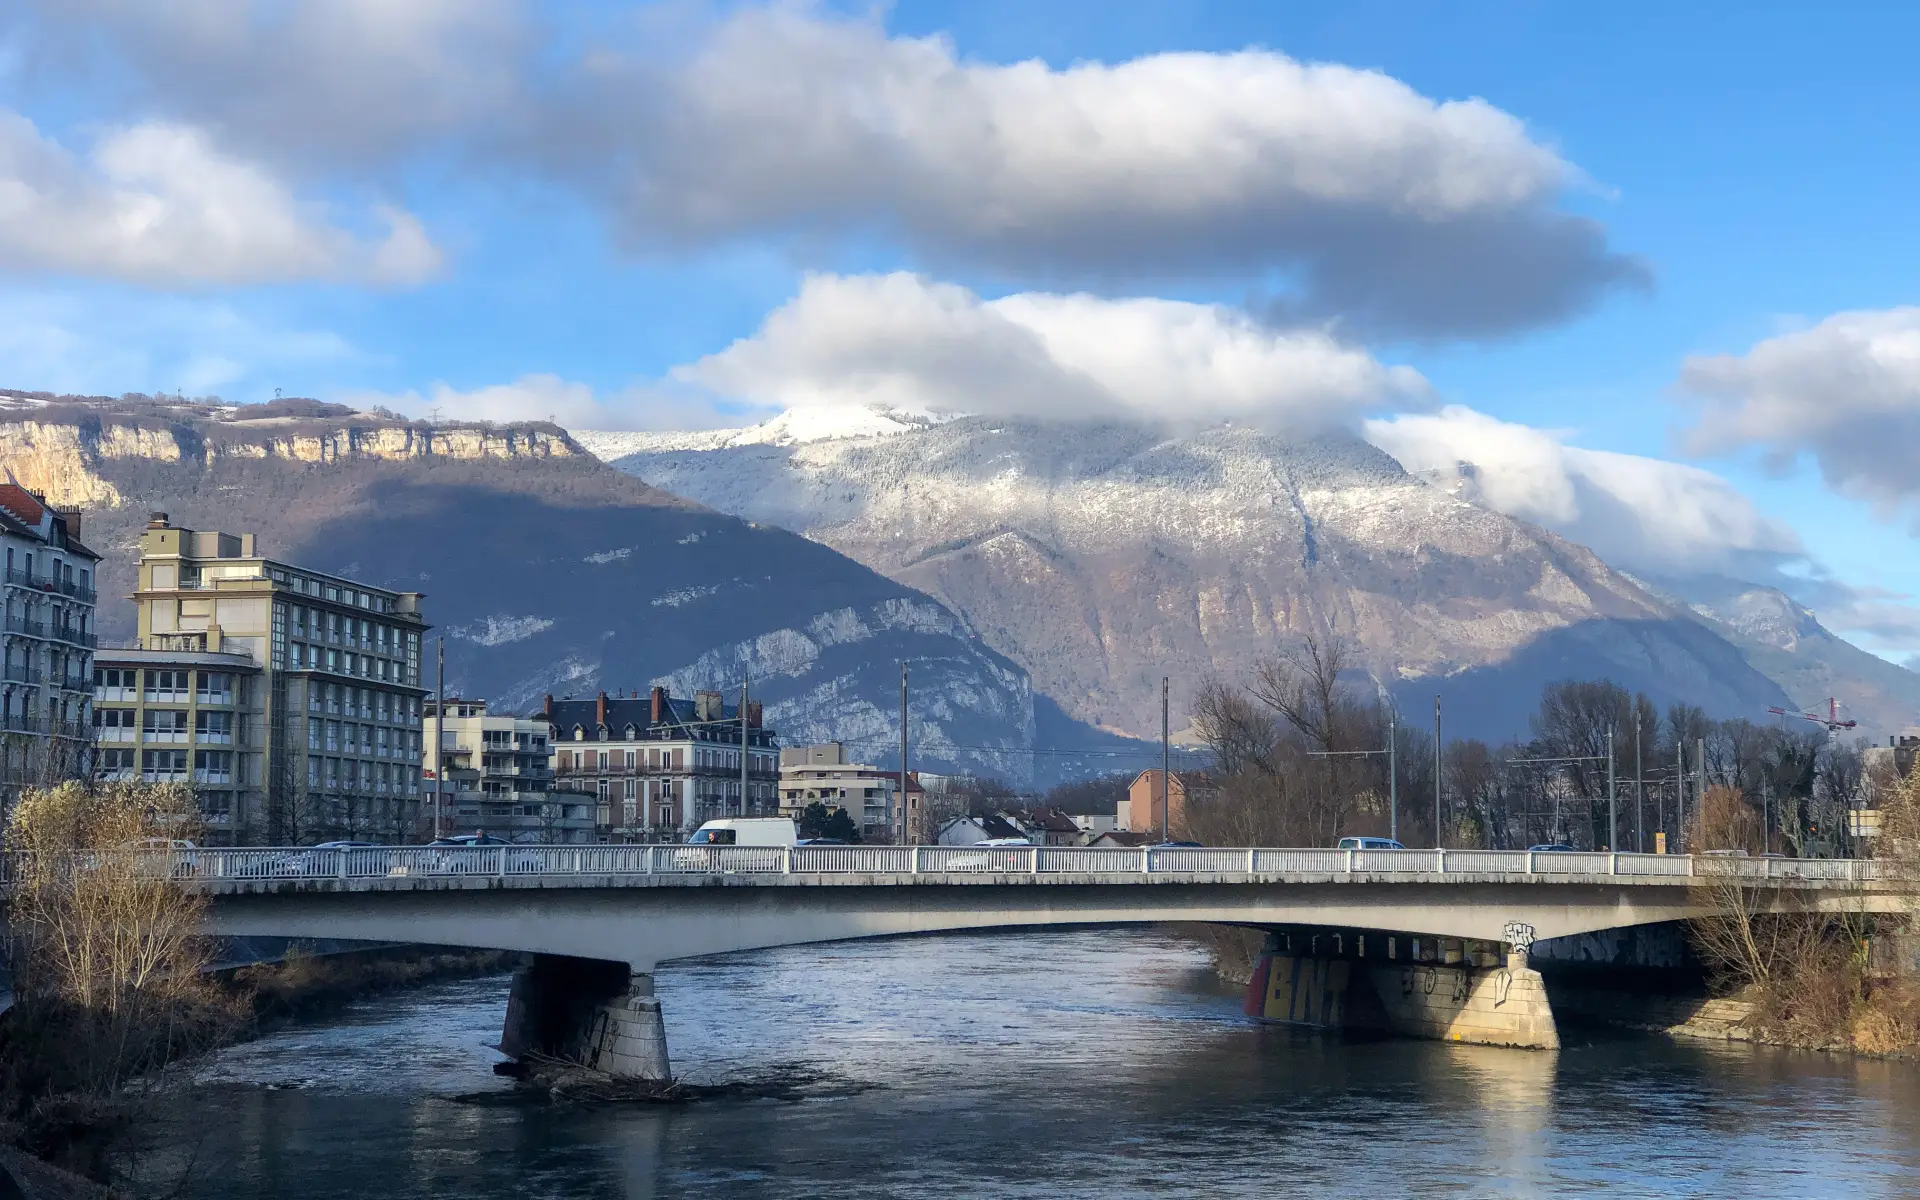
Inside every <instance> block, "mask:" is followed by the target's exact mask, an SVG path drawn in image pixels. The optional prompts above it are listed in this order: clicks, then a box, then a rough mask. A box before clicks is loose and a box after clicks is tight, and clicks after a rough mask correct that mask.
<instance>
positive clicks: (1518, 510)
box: [1366, 405, 1804, 582]
mask: <svg viewBox="0 0 1920 1200" xmlns="http://www.w3.org/2000/svg"><path fill="white" fill-rule="evenodd" d="M1366 436H1367V439H1368V440H1369V441H1371V442H1373V443H1374V444H1375V445H1377V446H1379V447H1380V448H1381V449H1383V450H1385V451H1386V452H1387V453H1389V454H1391V455H1393V456H1394V457H1395V458H1397V459H1399V460H1400V463H1401V465H1403V466H1405V467H1406V468H1407V469H1408V470H1409V471H1415V472H1431V473H1432V474H1433V475H1434V476H1435V477H1436V479H1437V480H1438V481H1440V482H1442V483H1443V484H1446V485H1451V486H1455V487H1457V488H1458V490H1459V491H1460V492H1461V493H1462V494H1464V495H1465V496H1466V497H1467V498H1469V499H1472V500H1474V501H1475V502H1477V503H1480V504H1484V505H1486V506H1487V507H1489V508H1492V509H1495V510H1496V511H1499V512H1504V513H1507V514H1509V515H1510V516H1515V517H1519V518H1521V519H1522V520H1526V521H1531V522H1533V523H1535V524H1537V525H1541V526H1544V527H1546V528H1548V529H1552V530H1554V531H1555V532H1557V533H1560V534H1562V535H1564V536H1566V537H1568V538H1571V539H1573V540H1574V541H1577V542H1581V543H1583V544H1585V545H1587V546H1589V547H1591V548H1592V549H1593V550H1594V551H1595V552H1596V553H1598V554H1599V555H1600V557H1601V558H1603V559H1605V560H1606V561H1607V562H1609V563H1612V564H1614V565H1616V566H1620V567H1625V568H1627V569H1628V570H1640V571H1647V572H1653V573H1658V574H1680V575H1695V574H1704V573H1711V572H1720V573H1726V574H1731V575H1736V576H1746V577H1755V576H1757V577H1760V578H1766V577H1768V576H1772V575H1775V574H1776V573H1777V568H1778V567H1779V566H1780V565H1782V564H1783V563H1785V562H1787V561H1789V560H1798V559H1801V558H1803V556H1804V550H1803V547H1802V546H1801V543H1800V539H1799V537H1798V535H1796V534H1795V533H1794V532H1793V531H1792V530H1791V529H1789V528H1788V527H1786V526H1785V525H1783V524H1781V523H1780V522H1778V521H1775V520H1773V519H1772V518H1770V517H1768V516H1766V515H1765V514H1763V513H1761V512H1760V510H1759V509H1758V508H1756V507H1755V506H1754V504H1753V502H1752V501H1751V500H1748V499H1747V498H1746V497H1745V496H1743V495H1741V494H1740V493H1739V492H1738V491H1736V490H1735V489H1734V487H1733V485H1732V484H1730V483H1728V482H1727V481H1726V480H1724V479H1722V478H1721V477H1719V476H1718V475H1715V474H1713V473H1712V472H1709V471H1704V470H1701V469H1700V468H1698V467H1693V466H1688V465H1686V464H1684V463H1674V462H1666V461H1663V460H1661V459H1657V458H1643V457H1640V456H1637V455H1631V454H1617V453H1613V452H1611V451H1603V450H1587V449H1583V448H1581V447H1578V446H1570V445H1567V443H1566V435H1565V434H1564V433H1560V432H1554V431H1549V430H1542V429H1534V428H1531V427H1529V426H1526V425H1517V424H1514V423H1511V422H1507V421H1501V420H1498V419H1496V418H1494V417H1489V416H1486V415H1485V414H1483V413H1478V412H1475V411H1473V410H1472V409H1470V408H1463V407H1460V406H1457V405H1449V406H1448V407H1446V408H1444V409H1441V410H1440V411H1439V412H1437V413H1431V414H1405V415H1400V416H1396V417H1392V418H1390V419H1385V420H1374V421H1369V422H1367V424H1366ZM1776 582H1777V581H1776Z"/></svg>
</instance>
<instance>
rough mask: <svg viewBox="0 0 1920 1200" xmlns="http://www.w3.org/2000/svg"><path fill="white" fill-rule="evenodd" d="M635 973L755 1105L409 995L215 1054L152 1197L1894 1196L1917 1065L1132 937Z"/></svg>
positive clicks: (498, 1006)
mask: <svg viewBox="0 0 1920 1200" xmlns="http://www.w3.org/2000/svg"><path fill="white" fill-rule="evenodd" d="M657 986H658V991H659V995H660V998H661V1002H662V1004H663V1005H664V1008H665V1011H666V1017H667V1033H668V1039H669V1042H670V1044H671V1048H672V1052H673V1057H674V1063H675V1066H676V1068H677V1070H678V1072H679V1073H680V1074H681V1075H682V1076H683V1077H684V1078H687V1079H690V1080H693V1081H698V1082H703V1083H724V1082H727V1081H739V1080H744V1081H749V1082H751V1083H754V1084H756V1085H758V1084H769V1083H775V1082H783V1086H782V1087H776V1088H773V1090H774V1091H775V1092H776V1093H779V1094H777V1095H772V1096H769V1095H765V1094H761V1093H763V1092H764V1091H766V1090H767V1089H766V1088H751V1087H750V1088H748V1089H746V1090H745V1091H744V1092H743V1093H742V1094H739V1095H728V1096H725V1097H723V1098H717V1099H707V1100H702V1101H699V1102H695V1103H689V1104H682V1105H675V1106H660V1105H644V1104H624V1105H598V1106H593V1105H570V1104H553V1103H546V1102H534V1101H529V1100H526V1099H524V1098H521V1097H518V1096H516V1094H515V1093H514V1091H513V1087H512V1084H511V1082H510V1081H507V1080H504V1079H499V1078H497V1077H495V1076H494V1075H493V1074H492V1073H491V1070H490V1067H491V1064H492V1063H493V1062H495V1061H497V1058H498V1056H497V1055H495V1054H494V1053H493V1052H492V1051H491V1050H489V1049H487V1046H488V1045H489V1044H490V1043H492V1042H494V1041H495V1040H496V1039H497V1038H498V1036H499V1027H500V1019H501V1016H502V1015H503V1013H504V1011H505V1007H506V996H507V980H506V979H505V978H504V977H501V978H490V979H482V980H469V981H462V982H458V983H450V984H442V985H437V986H433V987H429V988H424V989H420V990H416V991H411V992H407V993H404V994H400V995H393V996H386V997H380V998H377V999H373V1000H369V1001H366V1002H363V1003H360V1004H357V1005H355V1006H354V1007H353V1008H351V1009H350V1010H349V1011H347V1012H346V1013H344V1014H337V1015H336V1016H335V1017H333V1018H332V1019H330V1020H329V1021H328V1022H327V1023H326V1024H324V1025H311V1026H302V1027H296V1028H291V1029H287V1030H284V1031H282V1032H279V1033H276V1034H274V1035H272V1036H270V1037H267V1038H264V1039H262V1040H259V1041H256V1042H253V1043H250V1044H247V1045H242V1046H236V1047H233V1048H231V1049H229V1050H227V1051H225V1052H223V1053H222V1054H221V1055H219V1056H218V1057H217V1058H216V1059H215V1060H214V1061H213V1062H212V1063H211V1064H210V1065H209V1066H208V1068H207V1069H206V1070H205V1072H204V1077H203V1079H202V1082H201V1085H200V1086H199V1087H197V1088H195V1089H193V1090H192V1091H191V1092H189V1093H186V1094H183V1095H182V1096H180V1097H179V1098H178V1099H177V1100H176V1101H174V1103H173V1106H172V1108H171V1110H170V1120H171V1125H172V1128H171V1136H172V1138H173V1139H174V1142H175V1144H176V1145H177V1146H180V1147H184V1148H185V1150H186V1151H187V1152H190V1153H191V1156H192V1164H191V1166H192V1169H191V1174H190V1176H189V1179H188V1182H187V1184H186V1185H185V1187H184V1189H183V1192H182V1194H184V1195H188V1196H201V1197H242V1196H244V1197H269V1196H270V1197H309V1196H310V1197H346V1198H352V1200H367V1198H370V1197H380V1196H433V1197H509V1196H511V1197H549V1196H550V1197H618V1198H622V1200H638V1198H641V1197H656V1196H657V1197H682V1196H726V1197H757V1196H777V1197H782V1198H790V1197H807V1196H832V1197H836V1198H843V1197H867V1196H1005V1197H1026V1196H1055V1195H1075V1196H1133V1195H1155V1196H1180V1195H1194V1196H1223V1195H1224V1196H1256V1195H1258V1196H1271V1195H1276V1194H1278V1195H1327V1196H1360V1195H1383V1196H1398V1195H1417V1196H1427V1195H1436V1196H1490V1195H1494V1196H1581V1195H1590V1194H1593V1193H1595V1192H1601V1191H1604V1192H1607V1193H1610V1194H1616V1195H1622V1196H1766V1197H1771V1196H1802V1195H1804V1196H1846V1197H1849V1198H1860V1197H1878V1196H1889V1197H1893V1196H1914V1195H1920V1067H1915V1066H1911V1065H1898V1064H1886V1063H1876V1062H1867V1061H1859V1060H1851V1059H1846V1058H1839V1057H1831V1056H1826V1055H1820V1054H1812V1053H1800V1052H1789V1051H1778V1050H1769V1049H1756V1048H1751V1047H1745V1046H1721V1045H1709V1044H1698V1045H1693V1044H1685V1045H1683V1044H1674V1043H1670V1042H1667V1041H1665V1040H1662V1039H1655V1038H1640V1037H1615V1036H1606V1035H1595V1036H1592V1037H1587V1036H1584V1035H1581V1034H1578V1033H1576V1034H1574V1035H1573V1036H1572V1037H1570V1038H1569V1047H1568V1048H1567V1049H1565V1050H1563V1051H1561V1052H1560V1053H1558V1054H1543V1053H1533V1052H1527V1051H1510V1050H1494V1049H1487V1048H1480V1047H1461V1046H1448V1045H1443V1044H1438V1043H1428V1042H1413V1041H1393V1040H1379V1041H1349V1040H1341V1039H1339V1038H1334V1037H1322V1036H1318V1035H1314V1034H1310V1033H1304V1032H1301V1031H1296V1030H1289V1029H1286V1028H1281V1027H1276V1026H1271V1025H1262V1024H1258V1023H1255V1022H1252V1021H1249V1020H1247V1019H1246V1018H1244V1017H1242V1016H1241V1015H1240V1011H1239V997H1238V995H1237V993H1236V991H1235V990H1233V989H1229V988H1226V987H1223V986H1221V985H1220V984H1219V983H1218V982H1216V981H1215V980H1214V979H1213V977H1212V976H1211V974H1210V972H1209V971H1208V969H1207V960H1206V956H1205V955H1204V954H1203V953H1202V952H1200V951H1198V950H1196V949H1195V948H1194V947H1193V946H1192V945H1191V944H1189V943H1185V942H1182V941H1180V940H1178V939H1176V938H1173V937H1171V936H1167V935H1165V934H1161V933H1156V932H1149V931H1141V930H1090V931H1074V932H1029V933H1013V934H1005V935H992V934H982V935H950V936H945V937H938V938H921V939H901V940H892V941H878V942H864V943H848V944H843V945H832V946H814V947H798V948H790V949H782V950H777V951H766V952H760V953H753V954H741V955H734V956H730V957H727V958H724V959H715V960H711V961H706V962H696V963H687V964H681V965H676V966H670V967H667V968H663V969H662V970H661V972H660V974H659V976H658V979H657ZM796 1081H797V1082H796ZM156 1161H161V1162H165V1161H169V1160H164V1159H162V1160H156ZM178 1166H179V1164H178V1162H177V1161H172V1162H171V1166H170V1167H169V1168H168V1169H170V1170H171V1169H177V1167H178Z"/></svg>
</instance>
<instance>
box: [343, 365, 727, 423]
mask: <svg viewBox="0 0 1920 1200" xmlns="http://www.w3.org/2000/svg"><path fill="white" fill-rule="evenodd" d="M338 399H339V400H340V401H342V402H343V403H347V404H352V405H355V406H357V407H360V408H372V407H373V406H375V405H381V406H384V407H386V408H391V409H393V410H395V411H396V412H401V413H405V414H407V415H408V416H414V417H426V416H432V415H436V414H437V415H438V416H439V417H440V418H442V419H445V420H463V421H499V422H502V423H506V422H512V421H553V422H555V423H556V424H558V425H560V426H562V427H563V428H567V429H615V430H623V429H661V428H668V429H717V428H721V427H724V426H727V425H734V424H738V423H739V422H740V419H741V417H742V416H743V415H750V416H753V417H755V418H756V419H757V418H758V417H759V416H761V415H765V414H763V413H759V412H757V411H756V410H746V409H742V408H740V407H739V406H729V405H721V404H716V403H715V401H714V400H713V398H712V397H710V396H706V395H702V394H699V393H690V392H687V391H686V390H685V389H677V388H672V387H632V388H626V389H624V390H621V391H616V392H610V393H606V394H601V393H599V392H596V391H595V390H594V389H593V388H592V387H590V386H588V385H587V384H584V383H575V382H570V381H568V380H565V379H562V378H560V377H559V376H558V375H551V374H531V375H522V376H521V377H520V378H518V379H516V380H514V381H513V382H511V383H499V384H492V385H490V386H486V387H479V388H474V389H472V390H470V391H461V390H459V389H457V388H454V387H451V386H449V385H447V384H445V383H435V384H434V385H433V386H431V387H429V388H428V389H427V390H426V391H425V392H424V393H422V392H420V391H417V390H413V391H406V392H398V393H390V392H375V391H356V392H348V393H345V394H343V395H341V396H339V397H338Z"/></svg>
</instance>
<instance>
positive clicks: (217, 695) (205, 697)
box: [95, 688, 233, 708]
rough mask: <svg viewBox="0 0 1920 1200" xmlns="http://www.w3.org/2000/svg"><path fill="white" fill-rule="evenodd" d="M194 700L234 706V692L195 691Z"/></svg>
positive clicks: (208, 705)
mask: <svg viewBox="0 0 1920 1200" xmlns="http://www.w3.org/2000/svg"><path fill="white" fill-rule="evenodd" d="M120 690H122V691H126V690H127V689H125V688H122V689H120ZM98 694H99V689H96V690H95V695H98ZM193 702H194V703H195V704H198V705H199V706H200V707H201V708H232V707H233V693H232V692H195V693H194V694H193Z"/></svg>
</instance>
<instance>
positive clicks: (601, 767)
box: [600, 750, 607, 771]
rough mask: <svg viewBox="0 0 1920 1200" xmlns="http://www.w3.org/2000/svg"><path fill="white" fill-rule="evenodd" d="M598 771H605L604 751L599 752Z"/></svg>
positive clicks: (605, 756) (605, 759)
mask: <svg viewBox="0 0 1920 1200" xmlns="http://www.w3.org/2000/svg"><path fill="white" fill-rule="evenodd" d="M600 769H601V770H602V771H604V770H606V769H607V752H606V751H605V750H602V751H601V752H600Z"/></svg>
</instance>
